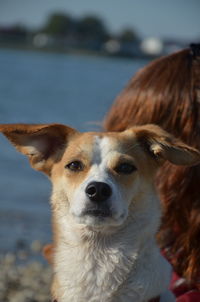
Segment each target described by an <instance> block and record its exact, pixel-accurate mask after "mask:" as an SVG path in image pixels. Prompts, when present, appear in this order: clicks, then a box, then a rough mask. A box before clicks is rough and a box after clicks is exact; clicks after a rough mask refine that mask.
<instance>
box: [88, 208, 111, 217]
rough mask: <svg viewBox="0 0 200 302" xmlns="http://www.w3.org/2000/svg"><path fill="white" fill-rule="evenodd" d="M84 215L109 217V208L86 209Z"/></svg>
mask: <svg viewBox="0 0 200 302" xmlns="http://www.w3.org/2000/svg"><path fill="white" fill-rule="evenodd" d="M84 215H88V216H93V217H111V211H110V210H109V209H88V210H86V211H85V212H84Z"/></svg>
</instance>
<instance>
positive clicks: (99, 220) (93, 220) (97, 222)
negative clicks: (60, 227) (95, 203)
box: [73, 211, 127, 230]
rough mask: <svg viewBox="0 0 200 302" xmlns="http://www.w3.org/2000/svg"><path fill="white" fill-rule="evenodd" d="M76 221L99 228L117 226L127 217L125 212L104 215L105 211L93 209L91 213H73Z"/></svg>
mask: <svg viewBox="0 0 200 302" xmlns="http://www.w3.org/2000/svg"><path fill="white" fill-rule="evenodd" d="M73 216H74V219H75V221H76V223H78V224H81V225H85V226H86V227H90V228H92V229H94V230H95V229H96V230H101V229H108V228H109V227H118V226H120V225H122V224H123V223H124V221H125V220H126V218H127V214H126V213H122V214H121V215H118V216H117V215H112V214H109V215H106V213H105V212H102V213H101V212H98V211H95V212H93V213H90V212H89V213H88V212H84V213H82V214H81V215H78V216H76V215H73Z"/></svg>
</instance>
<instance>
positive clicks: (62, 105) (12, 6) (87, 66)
mask: <svg viewBox="0 0 200 302" xmlns="http://www.w3.org/2000/svg"><path fill="white" fill-rule="evenodd" d="M199 12H200V1H199V0H190V1H188V0H168V1H160V0H151V1H146V0H138V1H137V0H123V1H119V0H110V1H107V0H101V1H94V0H85V1H82V0H56V1H55V0H42V1H41V0H34V1H31V0H18V1H14V0H0V123H52V122H56V123H64V124H68V125H71V126H72V127H75V128H78V129H79V130H80V131H86V130H99V129H101V121H102V119H103V117H104V115H105V113H106V112H107V111H108V109H109V107H110V106H111V104H112V102H113V100H114V99H115V97H116V96H117V94H118V93H119V92H120V91H121V90H122V88H123V87H124V86H125V85H126V84H127V82H128V80H129V79H130V78H131V77H132V76H133V75H134V73H135V72H136V71H137V70H138V69H139V68H141V67H142V66H144V65H145V64H147V63H148V62H149V61H150V60H152V59H154V58H157V57H159V56H161V55H166V54H169V53H171V52H174V51H177V50H179V49H181V48H184V47H187V46H188V45H189V44H190V43H191V42H197V41H199V40H200V18H199ZM0 146H1V147H0V238H1V240H0V262H1V272H0V301H3V302H7V301H9V302H14V301H15V302H17V301H19V302H23V301H24V302H26V301H27V302H34V301H35V302H37V301H41V302H42V301H44V302H47V301H49V282H50V278H51V272H50V268H49V267H48V265H47V264H46V263H45V260H43V258H42V256H41V247H42V246H43V245H44V244H45V243H48V242H50V241H51V222H50V207H49V203H48V199H49V196H50V192H51V187H50V183H49V181H48V180H47V179H46V178H45V176H43V175H42V174H40V173H38V172H35V171H34V170H32V169H31V168H30V167H29V164H28V161H27V159H25V158H24V157H23V156H22V155H21V154H18V153H17V152H16V151H15V150H14V148H13V147H12V146H11V145H10V144H9V143H8V142H7V140H6V139H5V138H4V137H3V136H1V137H0Z"/></svg>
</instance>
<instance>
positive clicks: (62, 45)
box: [0, 12, 140, 55]
mask: <svg viewBox="0 0 200 302" xmlns="http://www.w3.org/2000/svg"><path fill="white" fill-rule="evenodd" d="M139 41H140V39H139V37H138V35H137V33H136V32H135V31H134V30H133V29H131V28H127V29H124V30H122V31H121V32H119V33H115V34H113V33H111V32H110V31H109V30H108V28H107V26H106V24H105V23H104V21H103V20H102V19H101V18H100V17H98V16H95V15H86V16H84V17H80V18H74V17H72V16H71V15H69V14H65V13H62V12H56V13H53V14H52V15H50V16H49V17H48V18H47V20H46V22H45V23H44V25H43V26H41V27H40V28H38V29H37V30H33V29H28V28H27V27H25V26H22V25H19V24H17V25H13V26H9V27H2V26H1V27H0V43H1V45H3V44H4V43H5V44H6V43H7V44H10V45H11V46H12V47H13V46H14V47H18V46H19V47H26V48H27V47H28V48H32V47H34V48H43V49H49V50H59V51H60V50H61V51H62V50H64V51H66V50H73V49H74V50H81V49H83V50H91V51H98V52H104V53H109V54H119V53H120V54H122V55H129V54H131V55H135V54H136V52H137V49H136V47H137V45H138V44H139ZM7 44H6V45H7Z"/></svg>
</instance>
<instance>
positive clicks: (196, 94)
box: [104, 49, 200, 285]
mask: <svg viewBox="0 0 200 302" xmlns="http://www.w3.org/2000/svg"><path fill="white" fill-rule="evenodd" d="M146 123H154V124H158V125H160V126H162V127H163V128H164V129H165V130H167V131H169V132H171V133H172V134H174V135H175V136H176V137H179V138H181V139H182V140H183V141H185V142H186V143H188V144H190V145H192V146H194V147H196V148H198V149H200V57H194V54H193V55H192V54H191V50H190V49H185V50H182V51H180V52H177V53H175V54H172V55H169V56H166V57H162V58H160V59H157V60H155V61H153V62H152V63H150V64H149V65H147V66H146V67H144V68H143V69H142V70H140V71H139V72H138V73H137V74H136V75H135V76H134V77H133V78H132V79H131V81H130V83H129V84H128V86H127V87H126V88H125V89H124V91H123V92H122V93H121V94H120V95H119V96H118V98H117V99H116V101H115V102H114V105H113V106H112V108H111V110H110V111H109V112H108V114H107V116H106V118H105V120H104V129H105V130H106V131H121V130H124V129H126V128H127V127H129V126H131V125H138V124H140V125H141V124H146ZM157 186H158V190H159V192H160V196H161V200H162V201H163V204H164V215H163V223H162V226H161V230H160V232H159V239H160V242H162V246H164V247H166V246H170V247H171V248H170V252H171V254H172V255H173V258H172V263H173V266H174V269H175V271H176V272H177V273H179V274H180V275H181V276H182V277H185V278H186V279H187V280H188V281H191V282H194V283H196V284H198V285H199V284H200V165H198V166H196V167H190V168H184V167H176V166H172V165H171V164H169V163H166V164H165V165H164V166H163V167H162V168H161V169H160V171H159V173H158V176H157Z"/></svg>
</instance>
